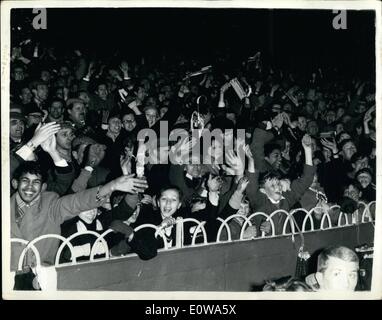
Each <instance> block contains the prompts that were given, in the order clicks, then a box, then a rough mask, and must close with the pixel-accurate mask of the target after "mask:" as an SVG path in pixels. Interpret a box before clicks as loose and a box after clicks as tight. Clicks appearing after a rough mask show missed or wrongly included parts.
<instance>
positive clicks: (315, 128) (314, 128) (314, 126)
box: [306, 121, 318, 137]
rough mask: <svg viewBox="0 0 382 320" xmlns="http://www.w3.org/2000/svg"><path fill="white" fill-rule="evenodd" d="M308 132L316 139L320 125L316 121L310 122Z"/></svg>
mask: <svg viewBox="0 0 382 320" xmlns="http://www.w3.org/2000/svg"><path fill="white" fill-rule="evenodd" d="M306 131H307V133H308V134H309V135H311V136H313V137H315V136H316V135H317V134H318V125H317V122H316V121H309V123H308V124H307V128H306Z"/></svg>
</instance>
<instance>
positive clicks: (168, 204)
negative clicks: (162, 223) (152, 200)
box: [158, 189, 182, 218]
mask: <svg viewBox="0 0 382 320" xmlns="http://www.w3.org/2000/svg"><path fill="white" fill-rule="evenodd" d="M158 205H159V208H160V212H161V214H162V216H163V217H164V218H167V217H171V216H172V215H173V214H174V213H175V212H176V211H177V210H178V209H179V208H180V206H181V205H182V203H181V202H180V199H179V193H178V191H176V190H172V189H169V190H166V191H163V192H162V194H161V196H160V198H159V200H158Z"/></svg>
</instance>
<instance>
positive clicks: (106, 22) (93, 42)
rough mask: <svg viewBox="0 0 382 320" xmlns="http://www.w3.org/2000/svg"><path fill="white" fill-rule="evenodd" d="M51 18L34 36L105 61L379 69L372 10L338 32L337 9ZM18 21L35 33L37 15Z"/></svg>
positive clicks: (51, 14)
mask: <svg viewBox="0 0 382 320" xmlns="http://www.w3.org/2000/svg"><path fill="white" fill-rule="evenodd" d="M47 16H48V28H47V30H40V31H38V32H34V37H35V38H38V39H41V40H42V41H46V42H48V43H51V44H52V45H54V46H55V47H57V48H62V49H63V50H65V49H68V44H70V45H69V46H74V47H78V48H80V49H82V50H84V49H85V50H88V51H93V52H94V51H96V52H97V53H98V54H100V55H102V54H105V55H108V53H109V52H110V50H111V49H112V50H118V51H119V52H121V54H125V55H127V56H130V57H134V56H139V57H140V56H141V54H142V53H144V54H145V55H146V56H150V55H152V56H153V57H158V56H160V55H161V54H162V53H163V52H165V53H166V55H167V56H177V55H179V54H181V55H186V56H187V55H191V56H195V57H198V58H199V59H204V60H205V63H206V64H210V63H211V62H212V61H213V57H211V52H215V51H216V50H221V49H224V50H230V51H231V52H232V53H233V55H234V56H237V57H239V59H238V60H241V58H242V57H243V56H244V57H245V56H250V55H253V54H254V53H255V52H257V51H259V50H260V51H262V52H264V53H265V56H269V57H272V61H274V62H275V63H279V64H282V65H284V66H285V65H293V67H296V66H295V65H296V63H295V61H299V64H298V65H299V67H301V68H303V69H304V68H306V69H311V68H314V67H316V66H317V65H327V64H329V65H336V66H337V67H339V68H341V67H342V66H343V68H344V69H345V70H351V71H356V72H357V73H361V74H362V73H363V74H367V75H370V74H373V73H372V72H373V70H375V53H374V52H375V40H374V39H375V28H374V25H375V15H374V12H372V11H348V12H347V29H346V30H335V29H334V28H333V26H332V21H333V18H334V17H335V14H334V13H333V12H332V10H296V9H294V10H286V9H284V10H281V9H277V10H276V9H275V10H269V9H212V8H211V9H197V8H192V9H190V8H162V9H160V8H136V9H131V8H107V9H105V8H75V9H70V8H65V9H62V8H61V9H48V11H47ZM12 17H13V20H12V26H18V25H21V26H23V27H24V32H25V31H27V30H28V29H29V30H31V28H30V23H29V24H28V22H30V21H31V19H33V14H32V12H31V10H30V9H22V10H20V9H18V10H17V11H14V12H13V16H12ZM16 37H17V36H15V37H14V38H13V40H14V39H16ZM158 53H159V54H158ZM211 60H212V61H211ZM370 72H371V73H370Z"/></svg>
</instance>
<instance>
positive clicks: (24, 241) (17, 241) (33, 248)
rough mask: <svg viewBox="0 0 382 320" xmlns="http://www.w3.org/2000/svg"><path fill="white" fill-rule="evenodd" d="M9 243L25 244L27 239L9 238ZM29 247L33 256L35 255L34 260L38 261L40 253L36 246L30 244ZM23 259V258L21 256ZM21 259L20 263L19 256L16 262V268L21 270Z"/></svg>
mask: <svg viewBox="0 0 382 320" xmlns="http://www.w3.org/2000/svg"><path fill="white" fill-rule="evenodd" d="M11 243H21V244H23V245H25V246H27V245H28V241H27V240H24V239H20V238H11ZM30 249H32V251H33V253H34V255H35V257H36V262H38V263H40V261H41V259H40V253H39V252H38V250H37V248H36V247H35V246H34V245H33V244H32V245H31V246H30ZM23 260H24V258H23ZM23 260H21V263H20V257H19V261H18V264H17V270H22V267H23V263H22V262H23Z"/></svg>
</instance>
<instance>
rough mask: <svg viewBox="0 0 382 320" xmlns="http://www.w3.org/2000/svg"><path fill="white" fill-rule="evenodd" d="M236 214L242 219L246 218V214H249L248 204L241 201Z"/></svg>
mask: <svg viewBox="0 0 382 320" xmlns="http://www.w3.org/2000/svg"><path fill="white" fill-rule="evenodd" d="M237 213H238V214H240V215H242V216H244V217H246V216H248V214H249V203H248V201H242V202H241V203H240V208H239V210H238V212H237Z"/></svg>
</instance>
